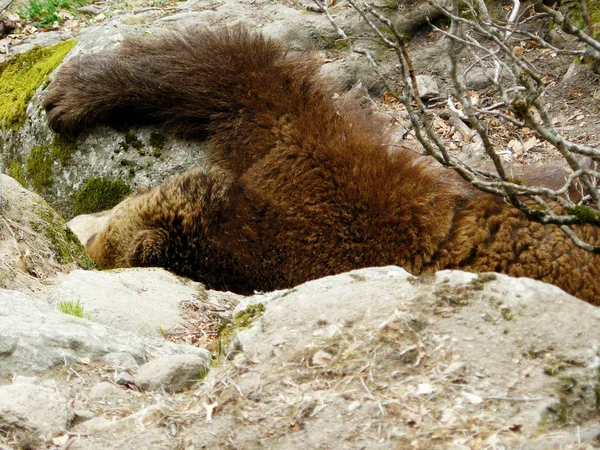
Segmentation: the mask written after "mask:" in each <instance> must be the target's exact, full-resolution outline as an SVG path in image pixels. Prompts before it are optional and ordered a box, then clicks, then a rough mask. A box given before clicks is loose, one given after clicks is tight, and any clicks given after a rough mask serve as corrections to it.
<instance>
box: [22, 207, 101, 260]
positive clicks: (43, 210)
mask: <svg viewBox="0 0 600 450" xmlns="http://www.w3.org/2000/svg"><path fill="white" fill-rule="evenodd" d="M34 211H35V213H36V214H37V216H38V217H39V220H38V221H34V222H32V223H31V224H30V225H31V228H32V229H33V230H34V231H36V232H37V233H40V234H43V235H44V236H46V239H48V243H49V245H50V247H51V249H52V250H53V251H54V253H55V254H56V258H57V260H58V262H59V263H61V264H71V263H76V264H77V265H78V266H79V267H82V268H84V269H95V268H96V264H95V263H94V261H92V260H91V258H90V257H89V256H88V255H87V253H86V252H85V250H84V248H83V246H82V245H81V243H80V242H79V239H77V236H75V233H73V232H72V231H71V229H70V228H69V227H68V226H67V223H66V222H65V220H64V219H63V218H62V217H61V216H60V215H59V214H58V213H57V212H56V211H54V210H53V209H52V208H51V207H50V206H49V205H48V204H47V203H46V202H44V201H42V202H40V203H38V204H36V205H35V206H34Z"/></svg>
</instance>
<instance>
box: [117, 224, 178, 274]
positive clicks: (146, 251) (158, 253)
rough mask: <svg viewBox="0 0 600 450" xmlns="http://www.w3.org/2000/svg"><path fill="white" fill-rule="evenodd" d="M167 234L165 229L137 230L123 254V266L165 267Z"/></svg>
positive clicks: (166, 262) (166, 264) (166, 263)
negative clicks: (127, 250)
mask: <svg viewBox="0 0 600 450" xmlns="http://www.w3.org/2000/svg"><path fill="white" fill-rule="evenodd" d="M168 238H169V234H168V232H167V231H166V230H162V229H160V230H159V229H152V230H143V231H139V232H138V233H137V234H136V235H135V238H134V239H133V243H132V245H131V246H130V247H129V252H128V253H127V254H126V255H125V266H129V267H167V266H168V261H167V255H168V248H167V243H168Z"/></svg>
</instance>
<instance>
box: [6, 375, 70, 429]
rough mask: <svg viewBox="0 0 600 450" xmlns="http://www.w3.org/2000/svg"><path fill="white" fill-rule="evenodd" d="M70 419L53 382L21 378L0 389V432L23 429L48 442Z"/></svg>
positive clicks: (65, 401)
mask: <svg viewBox="0 0 600 450" xmlns="http://www.w3.org/2000/svg"><path fill="white" fill-rule="evenodd" d="M73 417H74V413H73V411H72V410H71V408H70V407H69V404H68V402H67V400H66V399H65V398H64V397H63V396H62V395H61V394H60V393H59V392H58V390H57V389H56V385H54V384H53V382H45V383H40V382H38V380H35V379H24V378H21V379H18V380H16V381H15V382H14V383H13V384H11V385H8V386H0V429H3V430H9V429H15V428H17V429H25V430H28V431H31V432H33V433H35V434H36V435H39V436H40V437H41V438H43V439H47V438H50V437H52V436H55V435H56V434H58V433H60V432H61V431H64V430H66V429H67V427H68V426H69V424H70V423H71V420H73Z"/></svg>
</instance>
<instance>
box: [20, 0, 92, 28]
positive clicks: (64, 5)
mask: <svg viewBox="0 0 600 450" xmlns="http://www.w3.org/2000/svg"><path fill="white" fill-rule="evenodd" d="M87 3H89V0H31V1H30V2H29V3H28V4H26V5H23V6H22V7H21V8H20V10H19V13H18V14H19V16H20V17H21V19H25V20H31V21H32V22H33V23H34V25H36V26H39V27H49V26H51V25H52V24H53V23H54V22H58V23H62V18H61V16H60V11H69V12H73V11H74V10H75V9H77V8H79V7H81V6H83V5H86V4H87Z"/></svg>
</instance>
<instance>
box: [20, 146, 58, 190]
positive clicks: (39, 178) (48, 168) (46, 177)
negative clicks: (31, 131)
mask: <svg viewBox="0 0 600 450" xmlns="http://www.w3.org/2000/svg"><path fill="white" fill-rule="evenodd" d="M25 173H26V174H27V180H28V181H29V183H30V184H31V186H33V189H35V190H36V191H37V192H42V191H43V190H44V189H45V188H47V187H48V186H50V185H52V183H53V182H54V175H52V158H51V156H50V154H49V153H48V152H47V151H46V149H44V147H42V146H40V145H38V146H36V147H33V148H32V149H31V151H30V152H29V156H28V157H27V160H25Z"/></svg>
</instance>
